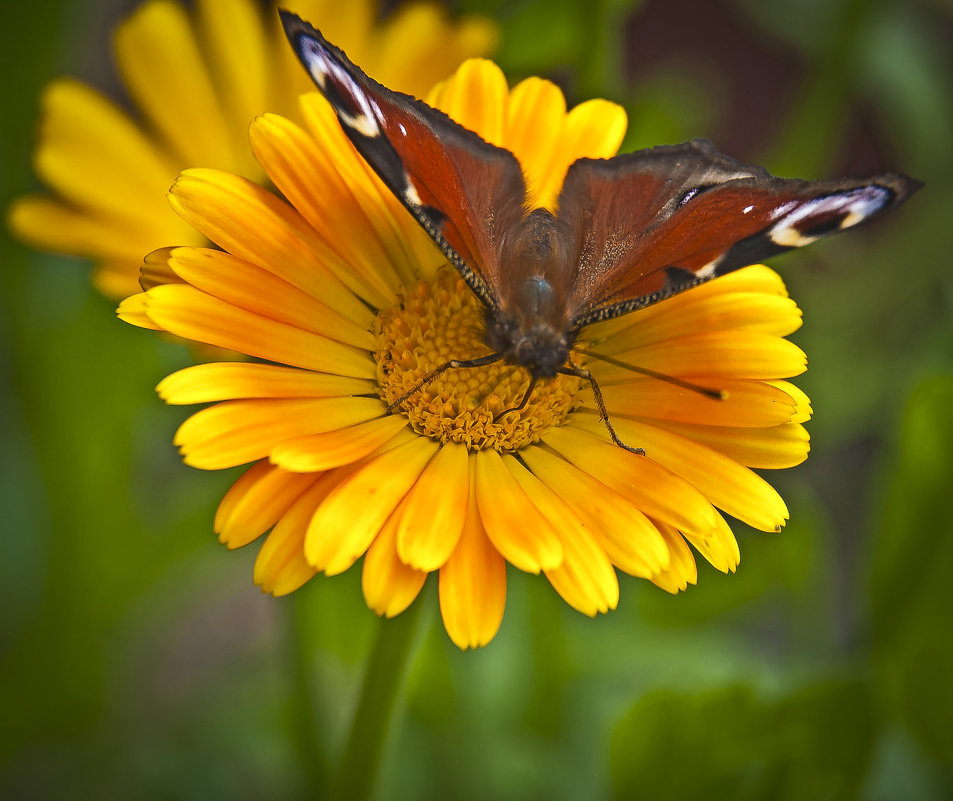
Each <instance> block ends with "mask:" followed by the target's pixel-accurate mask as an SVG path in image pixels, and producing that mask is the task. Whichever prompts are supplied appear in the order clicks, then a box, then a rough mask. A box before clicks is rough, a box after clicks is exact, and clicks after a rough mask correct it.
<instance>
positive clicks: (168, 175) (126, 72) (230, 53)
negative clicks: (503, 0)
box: [8, 0, 496, 299]
mask: <svg viewBox="0 0 953 801" xmlns="http://www.w3.org/2000/svg"><path fill="white" fill-rule="evenodd" d="M281 5H282V6H283V7H287V8H289V9H292V10H294V11H296V12H298V13H300V14H303V15H305V16H307V17H309V18H310V19H316V20H321V24H322V26H323V27H324V28H325V29H326V30H327V32H328V34H329V35H331V36H333V37H334V39H335V41H337V42H340V44H341V45H342V46H343V47H344V48H345V49H347V50H348V51H349V52H350V53H351V54H352V56H353V57H354V58H357V59H358V60H359V61H360V62H361V63H362V64H365V65H366V66H367V67H368V68H369V69H372V70H373V71H374V73H375V74H377V75H379V76H380V77H381V78H383V79H385V80H387V82H388V84H389V85H392V86H395V87H396V88H399V89H401V90H402V91H406V92H411V93H418V94H421V93H423V92H425V91H427V90H428V89H429V88H430V87H431V86H433V84H434V83H435V82H436V81H438V80H440V79H442V78H444V77H446V76H447V75H449V74H450V73H451V72H452V71H453V69H454V68H455V67H456V66H457V65H458V64H460V62H461V61H463V60H464V59H465V58H467V57H469V56H474V55H482V54H485V53H487V52H489V50H490V49H491V48H492V47H493V45H494V43H495V40H496V31H495V28H494V26H493V25H492V24H491V23H490V22H488V21H485V20H481V19H469V20H464V21H462V22H460V23H453V22H450V21H449V20H448V19H447V17H446V12H445V10H443V9H442V7H441V6H439V5H438V4H437V3H434V2H412V3H405V4H404V5H401V6H399V7H398V8H397V9H396V10H395V11H394V13H393V14H392V15H391V16H390V17H389V18H388V19H387V20H386V21H385V22H384V23H382V24H378V23H377V13H378V11H377V3H376V2H375V0H349V1H348V2H333V0H283V1H282V3H281ZM408 42H412V46H410V47H409V46H408ZM114 44H115V56H116V63H117V65H118V67H119V72H120V75H121V77H122V79H123V82H124V83H125V86H126V89H127V90H128V93H129V96H130V98H131V100H132V103H133V105H134V107H135V109H136V111H137V112H138V116H137V117H136V118H133V117H130V116H129V115H127V114H126V113H125V112H124V111H122V110H121V109H119V108H118V107H117V106H115V105H114V104H113V103H112V102H111V101H110V100H108V99H107V98H106V97H104V96H103V95H102V94H101V93H99V92H98V91H96V90H95V89H93V88H91V87H89V86H87V85H85V84H83V83H81V82H79V81H77V80H74V79H72V78H60V79H58V80H55V81H53V82H52V83H51V84H50V85H49V86H48V87H47V89H46V91H45V92H44V95H43V98H42V101H41V107H42V113H41V119H40V127H39V136H38V141H37V146H36V152H35V155H34V163H35V169H36V173H37V175H38V176H39V177H40V179H41V180H42V181H43V183H44V184H46V185H47V187H49V190H50V194H48V195H35V196H28V197H24V198H21V199H19V200H18V201H17V202H15V203H14V204H13V205H12V207H11V208H10V210H9V220H8V222H9V226H10V228H11V230H12V231H13V233H14V234H15V235H17V236H18V237H19V238H21V239H22V240H24V241H25V242H27V243H28V244H30V245H31V246H33V247H36V248H39V249H43V250H51V251H55V252H59V253H66V254H71V255H77V256H83V257H86V258H89V259H92V260H93V261H94V262H95V271H94V274H93V281H94V283H95V285H96V287H97V288H98V289H99V290H100V291H101V292H103V293H104V294H106V295H108V296H110V297H113V298H117V299H119V298H123V297H126V296H127V295H130V294H132V293H133V292H136V291H138V289H139V286H138V277H139V266H140V265H141V263H142V258H143V256H144V255H145V254H146V253H148V252H150V251H152V250H154V249H156V248H158V247H161V246H163V245H168V244H170V243H176V244H182V245H186V244H194V245H202V244H207V241H206V240H205V239H204V238H203V237H202V236H201V235H200V234H199V233H198V232H196V231H195V229H193V228H192V227H191V226H189V225H187V224H185V223H184V222H183V221H182V220H181V219H180V218H179V217H178V216H176V215H175V214H174V213H173V212H172V211H171V210H170V209H169V206H168V203H167V201H166V193H167V191H168V189H169V186H170V185H171V184H172V181H173V180H174V179H175V176H176V174H177V173H178V172H179V171H180V170H182V169H184V168H186V167H192V166H203V167H215V168H218V169H223V170H229V171H231V172H235V173H238V174H239V175H245V176H247V177H249V178H251V179H252V180H255V181H263V180H264V179H265V175H264V173H263V172H262V171H261V168H260V167H259V166H258V163H257V162H256V161H255V159H254V158H253V156H252V154H251V150H250V149H249V147H248V125H249V123H250V122H251V120H252V119H254V117H255V116H256V115H257V114H261V113H262V112H265V111H272V112H277V113H280V114H284V115H286V116H287V115H293V114H294V113H295V111H296V108H297V106H296V98H297V95H298V94H299V93H301V92H306V91H312V90H313V88H314V87H313V85H312V84H311V83H310V81H309V80H308V78H307V76H306V75H305V74H304V72H303V71H302V70H301V68H300V67H299V66H298V64H297V61H296V60H295V59H294V56H293V54H292V53H291V51H290V48H289V47H288V44H287V41H286V40H285V37H284V34H283V33H282V32H281V29H280V25H279V24H278V15H277V13H275V10H274V7H270V8H269V9H268V10H267V13H263V9H261V8H260V4H259V3H257V2H255V1H254V0H197V2H196V3H195V9H194V11H191V12H190V11H186V10H185V8H184V7H183V6H182V5H181V4H180V3H179V2H176V1H175V0H149V2H146V3H144V4H143V5H142V6H140V7H139V8H138V9H137V10H136V11H135V12H133V13H132V14H131V15H130V16H129V17H128V18H127V19H126V20H125V21H123V22H122V23H121V24H120V26H119V27H118V29H117V31H116V34H115V42H114Z"/></svg>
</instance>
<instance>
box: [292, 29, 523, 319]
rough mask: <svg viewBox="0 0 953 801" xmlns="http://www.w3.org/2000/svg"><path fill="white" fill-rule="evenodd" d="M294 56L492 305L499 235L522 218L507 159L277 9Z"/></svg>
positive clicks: (518, 178)
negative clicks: (384, 82) (378, 79)
mask: <svg viewBox="0 0 953 801" xmlns="http://www.w3.org/2000/svg"><path fill="white" fill-rule="evenodd" d="M279 13H280V15H281V21H282V24H283V25H284V28H285V33H286V34H287V36H288V39H289V41H290V42H291V44H292V46H293V47H294V50H295V53H296V54H297V55H298V58H299V59H300V60H301V63H302V64H303V65H304V67H305V69H307V70H308V72H309V74H310V75H311V77H312V78H313V79H314V82H315V84H317V87H318V88H319V89H320V90H321V92H322V94H324V96H325V97H326V98H327V99H328V101H329V102H330V103H331V105H332V106H333V107H334V110H335V112H336V113H337V116H338V119H339V120H340V123H341V127H342V128H343V129H344V132H345V134H347V136H348V138H349V139H350V140H351V141H352V142H353V143H354V146H355V147H356V148H357V150H358V152H359V153H360V154H361V155H362V156H363V157H364V159H365V160H366V161H367V162H368V164H370V165H371V167H373V169H374V171H375V172H376V173H377V174H378V175H379V176H380V177H381V179H382V180H383V181H384V183H385V184H386V185H387V187H388V188H389V189H390V190H391V191H392V192H393V193H394V195H396V196H397V198H398V199H399V200H400V201H401V202H402V203H403V204H404V206H406V207H407V209H408V210H409V211H410V213H411V214H412V215H413V216H414V217H415V218H416V219H417V221H418V222H419V223H420V224H421V226H423V228H424V229H425V230H426V231H427V233H428V234H430V236H431V238H432V239H433V240H434V242H436V243H437V245H438V246H439V247H440V249H441V250H442V251H443V252H444V254H445V255H446V256H447V258H448V259H449V260H450V262H451V264H453V265H454V267H456V269H457V270H458V271H459V272H460V274H461V275H462V276H463V278H464V280H466V281H467V283H468V284H469V286H470V288H471V289H472V290H473V291H474V293H476V295H477V297H479V298H480V299H481V300H482V301H483V302H484V303H485V304H486V305H487V306H488V307H490V308H497V307H498V306H499V298H498V296H497V289H496V288H497V287H499V285H500V252H501V248H502V243H503V240H504V238H505V233H506V231H507V230H509V229H510V228H511V227H513V226H516V225H518V223H519V220H520V219H521V217H522V216H523V204H524V201H525V197H526V188H525V185H524V182H523V176H522V172H521V171H520V166H519V162H518V161H517V160H516V157H515V156H514V155H513V154H512V153H510V152H509V151H508V150H504V149H503V148H499V147H495V146H493V145H491V144H489V143H487V142H485V141H484V140H483V139H481V138H480V137H479V136H478V135H477V134H475V133H473V132H472V131H469V130H467V129H466V128H463V127H462V126H460V125H458V124H457V123H455V122H453V120H451V119H450V118H449V117H448V116H447V115H445V114H443V113H442V112H440V111H437V110H436V109H434V108H431V107H430V106H428V105H426V104H424V103H421V102H420V101H418V100H415V99H414V98H412V97H410V96H409V95H405V94H401V93H399V92H393V91H391V90H390V89H387V88H386V87H384V86H381V85H380V84H379V83H377V82H376V81H374V80H372V79H371V78H368V77H367V76H366V75H365V74H364V73H363V72H362V71H361V70H360V69H359V68H358V67H356V66H355V65H354V64H352V63H351V62H350V61H349V60H348V58H347V56H345V55H344V53H343V52H342V51H341V50H339V49H338V48H336V47H334V45H332V44H330V43H329V42H328V41H327V40H326V39H325V38H324V37H323V36H322V35H321V34H320V33H319V32H318V31H316V30H315V29H314V28H313V27H312V26H311V25H309V24H308V23H307V22H304V21H303V20H301V19H300V18H299V17H297V16H295V15H294V14H291V13H289V12H287V11H280V12H279Z"/></svg>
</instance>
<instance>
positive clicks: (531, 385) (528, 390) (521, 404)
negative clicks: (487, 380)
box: [496, 375, 537, 420]
mask: <svg viewBox="0 0 953 801" xmlns="http://www.w3.org/2000/svg"><path fill="white" fill-rule="evenodd" d="M536 380H537V379H536V376H534V375H530V379H529V386H528V387H526V392H524V393H523V398H522V400H520V402H519V406H511V407H510V408H509V409H504V410H503V411H502V412H500V413H499V414H498V415H497V416H496V419H497V420H499V419H500V418H501V417H502V416H503V415H504V414H509V413H510V412H521V411H523V409H525V408H526V404H527V403H528V402H529V398H530V395H532V394H533V390H534V389H535V388H536Z"/></svg>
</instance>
